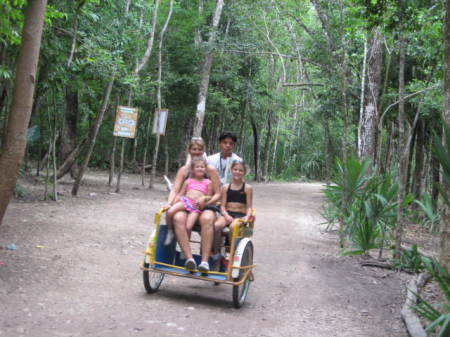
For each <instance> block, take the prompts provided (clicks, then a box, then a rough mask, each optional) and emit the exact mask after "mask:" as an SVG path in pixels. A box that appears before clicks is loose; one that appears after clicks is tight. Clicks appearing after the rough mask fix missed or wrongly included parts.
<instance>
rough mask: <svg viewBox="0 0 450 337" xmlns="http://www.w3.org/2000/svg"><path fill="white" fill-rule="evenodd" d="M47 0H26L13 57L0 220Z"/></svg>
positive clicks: (22, 135)
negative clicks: (12, 87)
mask: <svg viewBox="0 0 450 337" xmlns="http://www.w3.org/2000/svg"><path fill="white" fill-rule="evenodd" d="M46 5H47V0H35V1H29V2H28V4H27V6H26V8H25V12H24V25H23V31H22V43H21V46H20V50H19V54H18V56H17V61H16V73H15V74H16V77H15V80H14V92H13V102H12V106H11V111H10V114H9V120H8V127H7V129H6V137H5V143H4V144H3V149H2V152H1V154H0V172H1V173H2V174H1V175H0V224H1V222H2V220H3V217H4V215H5V212H6V208H7V207H8V204H9V201H10V200H11V197H12V195H13V191H14V187H15V185H16V181H17V175H18V173H19V166H20V162H21V160H22V158H23V155H24V151H25V147H26V142H27V139H26V136H27V128H28V123H29V120H30V114H31V109H32V106H33V92H34V85H35V78H36V68H37V63H38V59H39V51H40V47H41V37H42V28H43V25H44V13H45V8H46Z"/></svg>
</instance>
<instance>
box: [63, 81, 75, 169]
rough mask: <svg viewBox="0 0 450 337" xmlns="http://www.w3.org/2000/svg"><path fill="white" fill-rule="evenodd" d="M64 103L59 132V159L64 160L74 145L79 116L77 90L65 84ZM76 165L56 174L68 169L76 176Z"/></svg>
mask: <svg viewBox="0 0 450 337" xmlns="http://www.w3.org/2000/svg"><path fill="white" fill-rule="evenodd" d="M64 103H65V105H64V107H65V113H64V121H63V127H62V134H61V144H60V147H59V157H60V160H61V161H66V160H67V158H68V157H69V156H70V154H71V153H72V152H73V150H74V149H75V147H76V145H75V144H76V139H77V123H78V117H79V110H78V91H71V89H70V88H69V87H68V86H67V87H66V88H65V92H64ZM76 166H77V165H75V166H71V167H69V169H68V170H67V171H64V172H63V171H61V170H60V172H59V173H58V175H59V176H60V175H61V174H62V175H65V174H66V173H67V172H69V170H70V172H71V176H72V177H76V175H77V171H78V168H77V167H76ZM72 167H73V170H72ZM60 177H62V176H60Z"/></svg>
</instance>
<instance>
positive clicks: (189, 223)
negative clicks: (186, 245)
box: [186, 212, 200, 237]
mask: <svg viewBox="0 0 450 337" xmlns="http://www.w3.org/2000/svg"><path fill="white" fill-rule="evenodd" d="M199 216H200V213H196V212H191V213H189V214H188V216H187V220H186V231H187V233H188V236H189V237H191V232H192V227H194V225H195V222H196V221H197V219H198V217H199Z"/></svg>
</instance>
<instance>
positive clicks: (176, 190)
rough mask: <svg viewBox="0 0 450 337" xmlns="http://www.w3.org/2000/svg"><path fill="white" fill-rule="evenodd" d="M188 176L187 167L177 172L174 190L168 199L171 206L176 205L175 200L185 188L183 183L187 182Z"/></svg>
mask: <svg viewBox="0 0 450 337" xmlns="http://www.w3.org/2000/svg"><path fill="white" fill-rule="evenodd" d="M186 174H187V167H186V166H182V167H180V169H179V170H178V172H177V175H176V176H175V181H174V182H173V186H172V190H171V191H170V193H169V196H168V197H167V202H168V203H169V205H173V204H174V203H175V199H176V197H177V195H178V194H179V193H180V191H181V188H182V186H183V183H184V181H185V177H186Z"/></svg>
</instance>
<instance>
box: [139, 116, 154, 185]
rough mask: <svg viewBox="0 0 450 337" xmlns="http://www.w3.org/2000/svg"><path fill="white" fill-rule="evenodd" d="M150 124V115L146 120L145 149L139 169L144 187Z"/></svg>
mask: <svg viewBox="0 0 450 337" xmlns="http://www.w3.org/2000/svg"><path fill="white" fill-rule="evenodd" d="M151 124H152V115H151V114H149V116H148V120H147V131H146V133H145V137H146V138H145V147H144V155H143V158H142V169H141V183H142V186H144V185H145V166H146V165H147V153H148V147H149V145H150V144H149V143H150V127H151Z"/></svg>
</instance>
